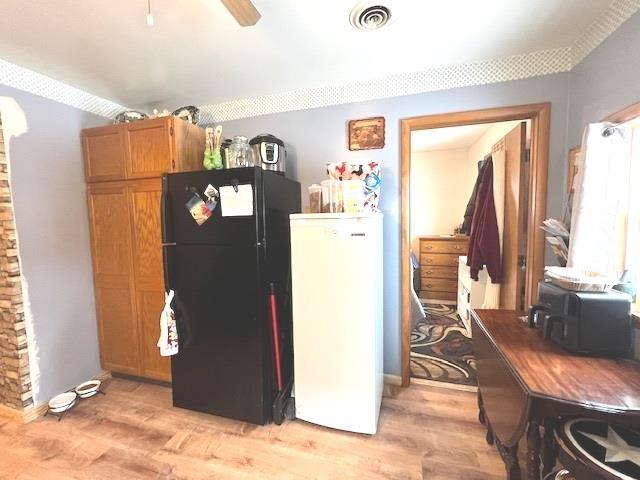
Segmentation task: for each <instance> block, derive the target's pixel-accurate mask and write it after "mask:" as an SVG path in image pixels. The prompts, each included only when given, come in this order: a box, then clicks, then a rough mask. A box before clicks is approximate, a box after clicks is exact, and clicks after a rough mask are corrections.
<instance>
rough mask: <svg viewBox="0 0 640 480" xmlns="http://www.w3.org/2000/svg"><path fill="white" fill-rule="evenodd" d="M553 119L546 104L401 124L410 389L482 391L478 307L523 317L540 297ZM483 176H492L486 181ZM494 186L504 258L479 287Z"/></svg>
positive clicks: (405, 377) (405, 354)
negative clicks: (418, 384)
mask: <svg viewBox="0 0 640 480" xmlns="http://www.w3.org/2000/svg"><path fill="white" fill-rule="evenodd" d="M549 113H550V105H549V104H538V105H525V106H520V107H506V108H498V109H490V110H480V111H471V112H460V113H453V114H443V115H431V116H425V117H417V118H411V119H406V120H402V121H401V126H402V138H401V148H402V158H401V182H402V193H401V196H402V384H403V385H405V386H408V384H409V382H410V378H411V377H414V378H419V379H426V380H427V381H437V382H446V383H447V384H452V385H455V386H457V387H458V388H462V389H473V388H474V386H475V385H476V384H477V381H476V378H475V368H474V367H475V363H474V362H475V360H474V358H473V350H472V345H471V317H470V314H469V312H470V309H471V308H481V307H484V308H503V309H512V310H517V311H524V310H525V309H526V308H527V307H528V305H529V304H530V303H531V302H532V301H533V296H534V295H535V285H536V284H537V281H538V280H539V279H540V278H541V277H542V269H543V265H544V238H543V236H542V234H541V231H540V229H539V228H537V227H536V225H540V224H541V222H542V220H543V219H544V215H545V209H546V177H547V161H548V160H547V157H548V138H549V137H548V136H549ZM485 166H489V168H485ZM484 171H491V176H490V177H491V179H490V180H488V181H487V179H485V182H484V183H482V178H483V175H484ZM484 177H487V175H484ZM489 184H490V185H492V188H493V189H494V191H493V192H492V193H491V195H489V196H490V197H491V199H492V202H491V203H494V202H493V200H495V206H494V207H492V209H493V208H495V215H494V218H496V220H497V222H496V224H495V225H492V227H491V228H492V229H493V230H492V231H495V234H494V235H495V239H496V240H498V239H499V242H498V241H496V242H490V243H491V249H492V250H493V251H494V253H495V252H496V251H497V253H496V255H498V262H493V264H492V265H491V264H490V263H487V265H488V267H489V268H487V267H485V268H483V269H482V270H480V272H479V274H478V279H479V281H473V282H472V281H471V278H470V277H471V276H472V272H471V271H470V269H469V267H467V266H466V263H467V262H466V257H465V255H466V254H467V250H468V248H469V236H468V235H469V233H470V226H471V221H472V218H473V217H474V206H475V205H476V203H477V202H476V193H477V194H478V195H479V196H481V197H482V198H488V195H487V188H486V186H487V185H489ZM472 192H473V193H472ZM483 202H484V200H483ZM476 216H477V217H478V218H479V215H477V213H476ZM473 221H474V222H476V221H477V219H474V220H473ZM475 228H476V232H477V231H479V230H478V229H477V227H475ZM476 237H477V235H476ZM490 237H491V236H490ZM491 238H494V237H491ZM472 245H473V248H475V249H476V251H477V248H478V242H477V241H472ZM500 258H501V260H500ZM476 263H477V262H476ZM491 267H493V268H491ZM473 274H475V272H473ZM492 278H494V279H497V280H498V281H499V282H500V283H499V285H495V284H494V283H493V282H492V281H491V280H492ZM420 313H422V315H419V314H420Z"/></svg>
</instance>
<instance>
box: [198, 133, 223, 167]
mask: <svg viewBox="0 0 640 480" xmlns="http://www.w3.org/2000/svg"><path fill="white" fill-rule="evenodd" d="M204 132H205V138H206V144H205V149H204V160H203V161H202V165H204V168H206V169H207V170H214V169H215V170H221V169H222V168H223V164H222V155H220V139H221V138H222V125H218V126H217V127H216V128H215V129H214V128H213V127H207V128H205V130H204Z"/></svg>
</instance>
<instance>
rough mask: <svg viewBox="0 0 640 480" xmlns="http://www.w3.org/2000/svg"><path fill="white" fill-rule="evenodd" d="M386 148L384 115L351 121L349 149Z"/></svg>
mask: <svg viewBox="0 0 640 480" xmlns="http://www.w3.org/2000/svg"><path fill="white" fill-rule="evenodd" d="M377 148H384V117H374V118H363V119H362V120H351V121H350V122H349V150H375V149H377Z"/></svg>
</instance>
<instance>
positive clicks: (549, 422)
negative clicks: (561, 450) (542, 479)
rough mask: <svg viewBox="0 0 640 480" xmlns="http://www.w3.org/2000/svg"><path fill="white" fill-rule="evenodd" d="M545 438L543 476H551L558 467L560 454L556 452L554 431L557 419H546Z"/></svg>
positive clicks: (543, 441)
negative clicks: (557, 462)
mask: <svg viewBox="0 0 640 480" xmlns="http://www.w3.org/2000/svg"><path fill="white" fill-rule="evenodd" d="M543 425H544V437H543V439H542V474H543V475H547V474H549V473H550V472H551V471H552V470H553V468H554V467H555V466H556V460H557V458H558V452H557V451H556V446H555V441H554V438H553V430H554V428H555V419H553V418H551V417H547V418H545V419H544V422H543Z"/></svg>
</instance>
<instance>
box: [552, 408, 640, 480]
mask: <svg viewBox="0 0 640 480" xmlns="http://www.w3.org/2000/svg"><path fill="white" fill-rule="evenodd" d="M555 439H556V442H557V447H558V460H559V462H560V464H561V465H562V466H563V467H564V469H563V470H561V471H558V472H554V473H552V474H550V475H548V476H547V477H546V478H545V480H547V479H549V480H552V479H557V480H573V479H575V480H620V479H629V478H633V479H640V432H638V431H635V430H632V429H630V428H629V427H625V426H622V425H615V424H612V423H608V422H605V421H602V420H596V419H589V418H572V419H566V420H565V421H563V422H560V423H559V424H558V425H557V426H556V429H555Z"/></svg>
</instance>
